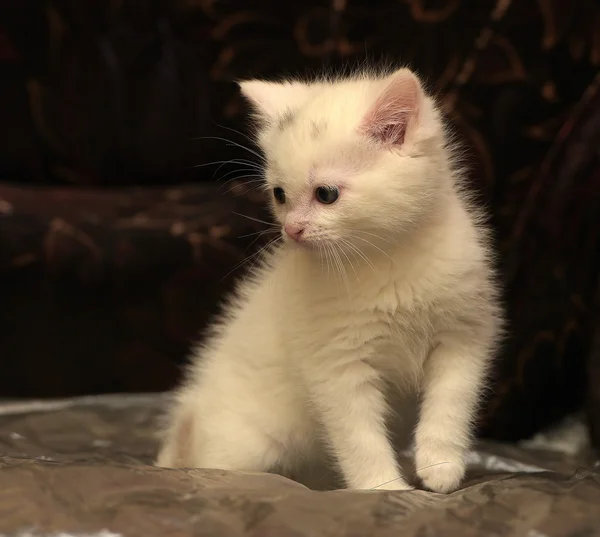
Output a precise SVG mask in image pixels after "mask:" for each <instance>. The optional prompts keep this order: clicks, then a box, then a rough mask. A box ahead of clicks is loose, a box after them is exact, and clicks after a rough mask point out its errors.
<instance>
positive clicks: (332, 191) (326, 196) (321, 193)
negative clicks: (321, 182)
mask: <svg viewBox="0 0 600 537" xmlns="http://www.w3.org/2000/svg"><path fill="white" fill-rule="evenodd" d="M315 196H316V198H317V200H318V201H319V202H320V203H324V204H325V205H329V204H330V203H333V202H334V201H335V200H337V199H338V198H339V196H340V191H339V190H338V189H337V188H336V187H334V186H320V187H319V188H317V190H315Z"/></svg>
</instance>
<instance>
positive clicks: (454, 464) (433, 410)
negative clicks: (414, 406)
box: [415, 338, 489, 493]
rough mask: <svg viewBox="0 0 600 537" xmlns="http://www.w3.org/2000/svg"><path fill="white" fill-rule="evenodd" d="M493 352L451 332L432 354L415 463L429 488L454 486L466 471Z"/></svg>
mask: <svg viewBox="0 0 600 537" xmlns="http://www.w3.org/2000/svg"><path fill="white" fill-rule="evenodd" d="M488 356H489V349H488V348H487V346H486V345H484V344H481V343H465V342H461V341H460V340H458V339H451V338H448V339H447V340H445V341H443V342H441V343H440V344H439V345H438V346H437V347H436V348H435V349H434V350H433V352H432V353H431V355H430V356H429V358H428V359H427V362H426V364H425V377H424V388H423V392H422V401H421V408H420V415H419V422H418V424H417V428H416V434H415V464H416V469H417V475H418V476H419V477H420V478H421V480H422V481H423V484H424V485H425V486H426V487H427V488H428V489H430V490H433V491H435V492H444V493H445V492H451V491H453V490H455V489H456V488H458V486H459V485H460V482H461V480H462V479H463V477H464V475H465V469H466V462H465V455H466V452H467V449H468V448H469V445H470V443H471V436H472V423H473V418H474V414H475V412H476V410H477V403H478V400H479V396H480V392H481V389H482V386H483V384H484V382H485V376H486V372H487V364H488V361H489V360H488Z"/></svg>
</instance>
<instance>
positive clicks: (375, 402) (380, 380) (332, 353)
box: [157, 69, 501, 492]
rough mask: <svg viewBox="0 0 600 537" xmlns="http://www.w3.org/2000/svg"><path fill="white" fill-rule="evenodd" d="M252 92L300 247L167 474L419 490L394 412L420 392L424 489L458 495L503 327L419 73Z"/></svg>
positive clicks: (182, 410)
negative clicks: (294, 474)
mask: <svg viewBox="0 0 600 537" xmlns="http://www.w3.org/2000/svg"><path fill="white" fill-rule="evenodd" d="M241 89H242V93H243V94H244V95H245V97H246V98H247V99H248V100H249V101H250V102H251V103H252V105H253V106H254V108H255V110H256V112H257V116H258V119H259V124H260V127H259V129H258V141H259V143H260V145H261V147H262V149H263V150H264V153H265V156H266V182H267V185H268V189H269V192H270V193H271V196H272V198H273V211H274V214H275V217H276V219H277V220H278V221H279V222H280V224H281V228H282V232H283V235H284V239H285V240H284V241H283V242H284V243H283V245H281V246H279V247H276V248H274V249H273V250H272V251H271V252H270V253H269V254H268V255H267V256H266V258H265V260H264V263H263V266H262V267H261V268H260V269H259V270H257V271H255V273H254V274H252V276H251V277H249V278H248V279H247V280H246V281H244V282H243V283H242V284H241V286H240V287H239V289H238V293H237V294H236V296H235V297H234V298H233V299H232V300H231V302H230V304H229V305H228V307H227V308H226V309H225V313H224V315H223V317H222V318H221V319H220V320H219V321H218V323H217V324H216V327H215V330H214V333H213V334H212V335H211V337H210V338H209V339H208V341H207V342H206V343H205V344H204V345H203V346H202V347H201V348H199V349H197V351H196V352H195V354H194V357H193V364H192V367H191V369H190V370H189V372H188V376H187V379H186V381H185V383H184V385H183V386H182V387H181V388H180V389H179V390H178V391H177V392H176V402H175V404H174V406H173V407H172V408H171V410H170V414H169V416H168V424H167V428H166V436H165V440H164V445H163V447H162V450H161V452H160V455H159V457H158V460H157V464H158V465H160V466H171V467H172V466H187V467H202V468H219V469H237V470H246V471H269V470H278V471H281V472H291V471H293V470H294V469H295V468H296V467H297V466H298V465H299V464H300V463H301V462H304V463H306V462H307V461H309V462H310V461H312V460H316V458H317V457H318V455H319V452H320V450H322V449H323V448H325V449H327V450H328V451H329V453H330V455H331V456H332V457H333V460H335V462H336V463H337V466H338V468H339V470H340V472H341V475H342V476H343V478H344V480H345V482H346V484H347V486H348V487H350V488H353V489H371V488H375V487H377V488H378V489H395V490H398V489H408V488H410V486H409V485H408V484H407V483H406V482H405V480H404V479H403V477H402V476H401V471H400V468H399V465H398V463H397V460H396V456H395V452H394V449H393V446H392V445H391V443H390V441H389V438H388V436H389V435H388V423H387V421H388V416H389V410H390V409H389V408H388V406H389V405H388V403H387V401H388V400H389V399H388V396H390V395H391V394H392V393H393V392H394V391H395V392H397V393H398V392H400V393H408V392H409V391H413V392H414V391H417V392H418V393H419V395H420V413H419V419H418V425H417V428H416V432H415V455H416V461H415V462H416V468H417V474H418V476H419V477H420V478H421V480H422V481H423V484H424V485H425V486H426V487H427V488H429V489H431V490H434V491H438V492H448V491H451V490H453V489H455V488H456V487H458V486H459V484H460V482H461V479H462V478H463V476H464V473H465V461H464V456H465V451H466V450H467V449H468V447H469V445H470V442H471V433H472V422H473V418H474V416H475V412H476V410H477V403H478V400H479V397H480V394H481V392H482V388H483V387H484V385H485V381H486V373H487V371H488V366H489V364H490V361H491V358H492V354H493V351H494V349H495V347H496V344H497V342H498V339H499V334H500V330H501V315H500V309H499V306H498V293H497V292H496V286H495V282H494V275H493V271H492V269H491V266H490V265H491V264H490V259H489V258H490V256H489V251H488V242H489V241H488V237H487V234H486V232H485V230H484V229H483V227H482V224H481V221H480V219H479V218H478V215H477V212H475V211H474V209H473V208H472V206H471V204H470V203H469V202H468V201H467V197H466V196H465V194H464V192H463V191H462V189H461V186H460V178H459V177H457V172H456V171H455V170H453V168H452V166H451V158H450V156H451V151H452V148H449V147H448V140H447V136H446V133H445V130H444V126H443V123H442V120H441V118H440V115H439V113H438V111H437V109H436V107H435V104H434V102H433V100H432V99H431V98H430V97H428V96H427V95H426V94H425V93H424V91H423V89H422V86H421V84H420V82H419V80H418V79H417V77H416V76H415V75H414V74H413V73H412V72H410V71H409V70H407V69H402V70H399V71H396V72H394V73H391V74H387V75H385V76H379V77H376V76H372V75H360V76H356V77H354V78H351V79H347V80H341V81H332V80H321V81H318V82H314V83H301V82H286V83H272V82H262V81H257V80H254V81H249V82H243V83H242V84H241ZM394 410H401V409H394Z"/></svg>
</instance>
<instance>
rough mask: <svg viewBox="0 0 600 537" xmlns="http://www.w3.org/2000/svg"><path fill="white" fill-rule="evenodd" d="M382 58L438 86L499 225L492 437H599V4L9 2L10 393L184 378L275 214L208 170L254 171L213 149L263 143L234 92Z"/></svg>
mask: <svg viewBox="0 0 600 537" xmlns="http://www.w3.org/2000/svg"><path fill="white" fill-rule="evenodd" d="M365 60H367V61H369V62H379V61H386V62H390V61H391V62H394V63H401V64H408V65H410V66H411V67H413V68H414V69H416V70H417V71H419V73H420V74H421V75H422V76H423V77H424V78H425V79H426V80H427V81H428V83H429V88H430V90H431V91H432V92H433V93H435V94H437V95H438V96H439V98H440V101H441V103H442V106H443V109H444V111H445V112H446V114H447V115H448V117H449V118H450V119H451V121H452V123H453V125H454V127H455V128H456V130H457V132H458V133H459V135H460V137H461V138H462V140H463V142H464V143H465V147H466V148H467V149H468V151H467V163H468V166H469V170H470V178H471V180H472V184H473V187H474V188H475V189H477V191H478V192H479V193H480V195H481V199H482V201H483V202H484V203H485V204H486V205H487V206H488V207H489V209H490V212H491V214H492V223H493V226H494V229H495V233H496V240H497V247H498V251H499V265H500V268H501V271H502V277H503V280H504V283H505V288H506V303H507V308H508V311H509V317H510V333H511V337H510V339H509V341H508V342H507V344H506V345H505V347H504V349H503V351H502V354H501V356H500V358H499V360H498V367H497V369H496V372H495V378H494V385H493V390H492V392H491V395H490V398H489V401H488V403H487V405H486V407H485V409H484V411H483V412H482V416H481V433H482V434H484V435H488V436H494V437H496V438H502V439H515V438H520V437H522V436H524V435H528V434H531V433H532V432H533V431H535V430H536V429H538V428H539V427H542V426H544V425H547V424H549V423H550V422H552V421H554V420H556V419H558V418H560V417H561V416H564V415H565V414H567V413H570V412H572V411H574V410H577V409H580V408H585V410H586V412H587V416H588V417H589V419H590V422H591V424H592V426H593V432H594V434H595V435H598V426H600V331H599V328H600V320H599V307H598V306H599V304H600V286H599V279H598V273H599V263H600V248H599V245H598V238H599V233H600V216H599V215H600V152H599V150H598V148H599V147H600V77H599V76H598V66H599V64H600V5H599V3H598V2H597V1H592V0H579V1H578V2H564V1H561V0H519V1H516V0H513V1H512V2H511V1H510V0H494V1H492V0H437V1H435V0H431V1H426V0H306V1H294V0H289V1H287V2H284V1H281V0H244V1H242V0H172V1H169V2H167V1H158V0H154V1H152V0H104V1H99V0H93V1H92V0H90V1H85V2H83V1H81V0H47V1H41V0H1V1H0V360H1V364H2V369H1V372H0V397H17V396H18V397H57V396H68V395H75V394H88V393H103V392H117V391H153V390H163V389H168V388H170V387H172V386H173V384H174V383H175V382H176V381H177V379H178V378H179V373H180V369H179V366H180V365H181V364H182V363H183V361H184V357H185V353H186V351H187V349H188V347H189V345H190V343H191V342H192V341H193V340H194V339H195V338H196V337H198V334H199V333H200V332H199V330H200V329H201V328H202V327H204V326H205V324H206V322H207V319H208V318H209V317H210V315H211V314H212V313H213V312H214V311H216V307H217V303H218V299H219V297H220V296H221V295H222V294H223V293H224V292H225V291H226V290H227V289H229V288H230V285H231V282H232V281H233V279H234V278H235V277H236V276H237V275H239V274H240V271H239V270H238V271H233V272H231V271H232V269H234V267H236V265H238V264H239V263H240V262H241V261H242V260H243V259H244V258H245V257H246V256H247V255H249V254H250V253H252V252H253V251H255V250H256V248H257V247H258V246H259V244H260V241H256V242H254V244H251V243H252V242H253V241H254V238H255V237H253V236H248V234H251V233H254V232H257V231H260V230H261V229H263V228H264V226H263V224H260V223H258V222H256V221H254V220H250V219H248V218H246V217H244V216H240V214H243V215H246V216H249V217H251V218H259V219H263V218H266V215H265V214H264V211H263V209H262V208H261V201H262V200H261V199H260V195H259V194H257V193H256V192H255V191H252V184H251V183H250V184H249V185H246V186H245V185H244V183H245V181H246V180H247V178H246V177H245V175H246V174H247V172H246V171H245V170H246V168H247V166H246V164H243V163H240V162H233V163H230V164H227V165H225V166H224V167H222V168H221V169H219V170H218V171H217V165H206V164H208V163H211V162H220V161H223V160H226V161H229V160H232V159H250V160H251V161H256V158H255V157H254V155H253V154H252V153H250V152H248V151H247V150H244V149H241V148H239V147H238V146H235V145H232V144H228V143H227V142H226V141H224V140H218V139H215V137H218V138H226V139H230V140H233V141H234V142H236V143H242V144H244V145H248V144H249V143H250V142H249V141H248V140H247V139H246V138H245V136H244V134H243V132H245V131H246V127H247V123H246V120H245V113H246V110H245V108H244V104H243V102H242V100H241V98H240V95H239V93H238V91H237V88H236V85H235V84H234V83H233V81H234V80H235V79H239V78H245V77H250V76H266V77H271V76H280V75H284V74H295V73H306V72H315V71H317V72H318V71H319V70H321V69H323V68H335V69H337V70H339V69H343V68H351V67H353V66H356V65H360V64H361V63H364V62H365ZM230 129H235V130H236V131H242V133H238V132H234V131H232V130H230ZM215 172H216V173H215ZM236 177H237V178H238V179H237V180H235V181H233V182H229V183H227V181H228V180H230V179H232V178H233V179H235V178H236ZM219 179H221V180H219Z"/></svg>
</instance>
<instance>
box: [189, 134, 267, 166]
mask: <svg viewBox="0 0 600 537" xmlns="http://www.w3.org/2000/svg"><path fill="white" fill-rule="evenodd" d="M192 140H220V141H221V142H226V143H229V144H231V145H233V146H235V147H239V148H240V149H244V150H246V151H248V153H252V154H253V155H254V156H256V157H258V158H259V159H260V161H261V162H265V157H263V156H262V155H261V154H259V153H258V152H256V151H254V150H253V149H250V148H249V147H246V146H245V145H243V144H239V143H237V142H234V141H233V140H229V139H228V138H222V137H221V136H198V137H196V138H192Z"/></svg>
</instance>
